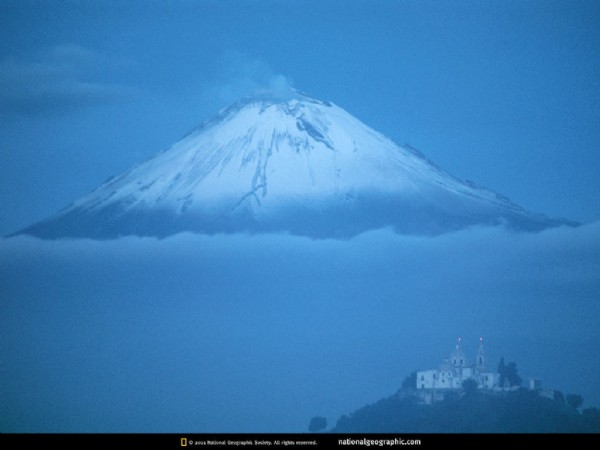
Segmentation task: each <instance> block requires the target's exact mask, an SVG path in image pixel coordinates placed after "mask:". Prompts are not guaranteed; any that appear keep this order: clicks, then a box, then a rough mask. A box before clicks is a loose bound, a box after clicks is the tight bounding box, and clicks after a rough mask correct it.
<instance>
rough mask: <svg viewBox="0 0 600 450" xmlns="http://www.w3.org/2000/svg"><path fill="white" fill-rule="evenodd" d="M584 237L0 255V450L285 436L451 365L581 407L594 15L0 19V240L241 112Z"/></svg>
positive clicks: (287, 9) (593, 387)
mask: <svg viewBox="0 0 600 450" xmlns="http://www.w3.org/2000/svg"><path fill="white" fill-rule="evenodd" d="M292 86H293V87H295V88H297V89H300V90H302V91H305V92H307V93H309V94H310V95H313V96H314V97H316V98H319V99H321V100H324V101H328V100H329V101H332V102H334V103H335V104H337V105H340V106H341V107H342V108H344V109H345V110H347V111H349V112H350V113H352V114H353V115H355V116H356V117H358V118H359V119H360V120H362V121H363V122H365V123H366V124H368V125H369V126H371V127H372V128H374V129H375V130H377V131H379V132H381V133H383V134H384V135H386V136H388V137H390V138H391V139H393V140H394V141H396V142H398V143H400V144H404V143H408V144H410V145H411V146H413V147H415V148H417V149H419V150H420V151H421V152H423V153H424V154H425V155H426V156H427V157H428V158H429V159H431V160H432V161H433V162H434V163H435V164H437V165H439V166H440V167H442V168H443V169H445V170H447V171H449V172H450V173H451V174H453V175H455V176H456V177H457V178H459V179H462V180H465V179H469V180H473V181H475V182H476V183H477V184H479V185H482V186H485V187H488V188H490V189H493V190H494V191H497V192H499V193H501V194H504V195H506V196H508V197H510V199H511V200H513V201H514V202H515V203H516V204H518V205H520V206H522V207H524V208H526V209H528V210H532V211H535V212H540V213H543V214H547V215H548V216H551V217H564V218H567V219H571V220H574V221H578V222H581V223H582V225H581V226H579V227H567V226H562V227H557V228H553V229H548V230H544V231H541V232H539V233H524V232H516V231H507V230H505V229H504V228H501V227H479V226H473V227H470V228H468V229H465V230H462V231H455V232H451V233H446V234H441V235H438V236H433V237H432V236H429V237H427V236H420V237H416V236H409V235H399V234H396V233H394V232H393V231H392V230H391V229H389V228H386V229H380V230H372V231H368V232H366V233H364V234H361V235H359V236H355V237H352V238H349V239H346V240H336V239H309V238H305V237H299V236H289V235H285V234H256V235H253V236H249V235H244V234H216V235H213V236H206V235H198V234H192V233H182V234H177V235H175V236H171V237H168V238H166V239H163V240H158V239H154V238H144V237H134V236H129V237H123V238H120V239H114V240H106V241H95V240H92V239H61V240H55V241H47V240H42V239H37V238H33V237H28V236H17V237H13V238H3V239H0V337H1V340H0V397H1V398H3V399H5V400H4V401H3V405H2V407H1V408H0V410H1V412H0V431H52V432H56V431H59V432H60V431H64V432H78V431H101V432H109V431H115V432H119V431H123V432H126V431H131V432H133V431H197V432H211V431H214V432H253V431H256V432H261V431H306V428H307V425H308V422H309V420H310V418H311V417H313V416H315V415H322V416H325V417H327V418H328V420H329V423H330V425H333V424H334V423H335V420H336V419H337V418H338V417H339V416H340V415H341V414H345V413H348V412H350V411H352V410H354V409H356V408H359V407H361V406H363V405H365V404H366V403H371V402H374V401H376V400H378V399H379V398H382V397H385V396H388V395H390V394H392V393H393V392H395V391H396V390H397V389H398V388H399V387H400V384H401V382H402V380H403V379H404V377H405V376H406V375H408V374H409V373H410V372H412V371H413V370H417V369H427V368H433V367H437V365H438V364H439V363H440V362H441V360H442V359H443V358H444V357H446V356H447V354H448V353H449V352H450V351H451V349H452V347H453V344H454V340H455V339H456V337H457V336H462V337H463V342H464V345H465V350H466V351H467V352H468V354H471V355H473V354H474V352H475V350H476V348H477V347H476V346H477V342H478V339H479V337H480V336H484V337H485V340H486V345H487V348H488V355H489V360H490V361H491V363H492V365H495V364H496V363H497V361H498V360H499V359H500V357H501V356H504V357H505V358H506V359H507V360H508V361H516V362H517V363H518V367H519V373H520V374H521V375H522V376H523V378H525V379H526V378H528V377H530V376H531V377H537V378H541V379H542V380H543V383H544V386H546V387H549V388H556V389H560V390H562V391H564V392H565V393H579V394H582V395H583V396H584V399H585V401H584V406H598V407H600V352H599V351H598V349H599V348H600V331H599V330H598V318H600V303H599V302H598V299H599V297H600V276H599V275H598V274H600V225H599V223H600V222H599V221H600V201H598V192H600V177H599V176H598V175H599V173H600V153H599V152H598V149H599V148H600V126H599V124H600V3H599V2H597V1H589V2H586V1H568V2H567V1H559V2H553V1H530V2H520V1H503V2H500V1H473V2H471V1H453V2H433V1H432V2H427V1H419V2H417V1H395V2H392V1H347V2H346V1H345V2H341V1H318V2H317V1H315V2H313V1H285V2H276V1H239V2H229V1H222V2H217V1H198V2H188V1H185V2H184V1H181V2H175V1H173V2H159V1H149V2H148V1H144V2H142V1H130V2H117V1H106V2H83V1H82V2H58V1H56V2H54V1H43V2H42V1H27V0H25V1H6V0H0V235H7V234H10V233H12V232H15V231H17V230H19V229H22V228H24V227H26V226H28V225H31V224H32V223H33V222H36V221H38V220H41V219H44V218H46V217H48V216H50V215H52V214H54V213H55V212H57V211H58V210H60V209H61V208H63V207H65V206H67V205H68V204H69V203H70V202H72V201H74V200H76V199H78V198H80V197H82V196H83V195H85V194H87V193H88V192H90V191H91V190H92V189H94V188H96V187H97V186H98V185H100V184H101V183H102V182H103V181H104V180H106V179H107V178H108V177H109V176H112V175H118V174H119V173H122V172H124V171H126V170H127V169H129V168H130V167H132V166H134V165H136V164H139V163H140V162H142V161H144V160H147V159H148V158H150V157H151V156H153V155H154V154H156V153H158V152H159V151H161V150H164V149H166V148H167V147H169V146H170V145H171V144H173V143H174V142H176V141H177V140H178V139H180V138H181V137H182V136H184V135H185V134H186V133H187V132H188V131H190V130H191V129H193V128H194V127H195V126H196V125H198V123H200V122H201V121H202V120H204V119H206V118H208V117H210V116H212V115H213V114H214V113H215V112H216V111H218V110H219V109H221V108H222V107H224V106H226V105H228V104H230V103H231V102H233V101H235V100H237V99H239V98H240V97H243V96H244V95H250V94H252V93H253V92H256V91H264V90H270V91H280V90H286V89H288V88H289V87H292Z"/></svg>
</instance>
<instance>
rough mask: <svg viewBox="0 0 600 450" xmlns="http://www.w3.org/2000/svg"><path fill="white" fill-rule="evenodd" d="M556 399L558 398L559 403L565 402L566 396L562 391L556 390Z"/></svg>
mask: <svg viewBox="0 0 600 450" xmlns="http://www.w3.org/2000/svg"><path fill="white" fill-rule="evenodd" d="M554 400H556V401H557V402H559V403H564V402H565V396H564V394H563V393H562V392H560V391H554Z"/></svg>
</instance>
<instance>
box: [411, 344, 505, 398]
mask: <svg viewBox="0 0 600 450" xmlns="http://www.w3.org/2000/svg"><path fill="white" fill-rule="evenodd" d="M469 379H471V380H474V381H475V382H476V383H477V387H478V388H479V389H489V390H492V389H494V388H498V387H499V383H500V374H498V373H496V372H494V371H488V370H486V359H485V349H484V348H483V338H481V339H479V349H478V350H477V357H476V359H475V363H474V364H470V363H469V360H468V359H467V356H466V355H465V353H464V352H463V349H462V342H461V339H460V338H458V340H457V343H456V348H455V349H454V351H453V352H452V353H451V354H450V358H446V359H445V360H444V362H443V363H442V365H441V366H440V367H439V368H438V369H429V370H421V371H419V372H417V386H416V388H417V391H418V392H419V394H420V397H421V398H423V400H424V401H425V402H427V403H431V402H434V401H439V400H443V398H444V393H446V392H450V390H453V389H462V383H463V381H465V380H469Z"/></svg>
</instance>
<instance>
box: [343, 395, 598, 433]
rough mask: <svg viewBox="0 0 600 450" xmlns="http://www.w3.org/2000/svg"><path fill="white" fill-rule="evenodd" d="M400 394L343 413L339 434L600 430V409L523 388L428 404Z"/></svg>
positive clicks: (593, 431)
mask: <svg viewBox="0 0 600 450" xmlns="http://www.w3.org/2000/svg"><path fill="white" fill-rule="evenodd" d="M401 397H402V396H400V395H394V396H391V397H389V398H386V399H382V400H380V401H378V402H377V403H375V404H373V405H367V406H364V407H363V408H360V409H359V410H357V411H355V412H353V413H352V414H350V416H346V415H344V416H342V417H341V418H340V419H339V420H338V422H337V424H336V425H335V427H334V428H333V429H332V430H331V431H332V432H334V433H396V432H405V433H406V432H412V433H600V411H599V410H598V409H596V408H588V409H584V410H583V411H582V412H579V411H578V410H577V409H575V408H573V407H572V406H570V405H568V404H567V403H565V402H564V400H562V398H559V399H557V400H554V399H549V398H545V397H542V396H540V395H539V394H538V393H537V392H535V391H530V390H526V389H519V390H516V391H511V392H508V393H506V394H505V395H490V394H484V393H482V392H473V393H470V394H463V395H460V396H459V395H458V394H457V395H456V396H454V397H452V398H449V399H446V400H444V401H440V402H437V403H434V404H432V405H426V404H422V403H419V399H418V398H417V397H405V398H401Z"/></svg>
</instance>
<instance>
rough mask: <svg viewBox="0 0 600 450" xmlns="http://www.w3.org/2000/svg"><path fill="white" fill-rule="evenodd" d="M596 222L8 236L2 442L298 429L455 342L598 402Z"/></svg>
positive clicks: (1, 265) (1, 263) (1, 274)
mask: <svg viewBox="0 0 600 450" xmlns="http://www.w3.org/2000/svg"><path fill="white" fill-rule="evenodd" d="M598 273H600V223H597V224H592V225H587V226H582V227H579V228H558V229H552V230H548V231H545V232H542V233H538V234H516V233H511V232H507V231H505V230H503V229H497V228H475V229H471V230H466V231H462V232H458V233H453V234H447V235H443V236H438V237H435V238H431V237H428V238H425V237H407V236H399V235H395V234H394V233H392V232H391V231H389V230H379V231H374V232H370V233H366V234H363V235H361V236H358V237H356V238H354V239H352V240H350V241H336V240H310V239H306V238H301V237H291V236H285V235H256V236H244V235H217V236H199V235H192V234H181V235H177V236H174V237H172V238H169V239H165V240H162V241H160V240H155V239H150V238H122V239H119V240H115V241H102V242H98V241H87V240H64V241H41V240H37V239H33V238H28V237H18V238H12V239H5V240H2V241H0V292H1V303H0V327H1V328H0V330H1V334H2V341H1V347H0V363H1V368H2V371H3V376H2V379H3V382H2V385H1V389H2V392H1V394H2V396H3V398H5V399H6V402H5V404H4V406H3V413H2V414H3V417H2V419H1V421H0V430H1V431H25V432H27V431H37V432H40V431H63V432H68V431H100V432H102V431H104V432H106V431H115V432H118V431H129V432H132V431H146V432H147V431H171V432H176V431H181V430H186V431H189V430H194V431H198V432H264V431H283V432H286V431H305V430H306V427H307V426H308V422H309V420H310V418H311V417H313V416H315V415H324V416H326V417H328V419H329V422H330V424H333V422H334V421H335V420H336V419H337V418H338V417H339V416H340V415H341V414H344V413H348V412H350V411H352V410H354V409H356V408H357V407H360V406H363V405H364V404H366V403H371V402H374V401H376V400H378V399H379V398H381V397H384V396H387V395H390V394H392V393H393V392H395V391H396V390H397V389H398V388H399V386H400V384H401V382H402V380H403V378H404V377H405V376H406V375H407V374H408V373H410V372H411V371H412V370H416V369H424V368H429V367H436V366H437V365H438V364H439V363H440V362H441V359H442V358H444V357H445V356H446V355H447V353H449V352H450V351H451V350H452V346H453V343H454V339H455V338H456V337H457V336H462V337H463V341H464V343H465V347H466V350H467V352H468V353H470V354H471V355H472V354H474V352H475V349H476V346H477V340H478V338H479V336H484V337H485V339H486V342H487V346H488V347H487V348H488V356H489V359H490V360H491V366H492V368H493V367H495V365H496V364H497V362H498V360H499V358H500V356H505V358H506V359H507V360H508V361H513V360H514V361H517V363H518V366H519V371H520V373H521V375H522V376H523V377H524V378H526V377H528V376H535V377H541V378H542V379H543V381H544V383H545V385H546V386H547V387H555V388H558V389H562V390H564V391H565V392H566V393H567V392H576V393H580V394H583V396H584V398H585V400H586V404H587V406H592V405H594V404H595V405H596V406H599V405H600V391H599V390H598V386H600V362H599V361H600V358H598V350H597V349H598V348H599V344H600V331H599V330H598V327H597V318H598V317H600V304H599V303H598V297H599V294H600V277H598Z"/></svg>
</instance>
